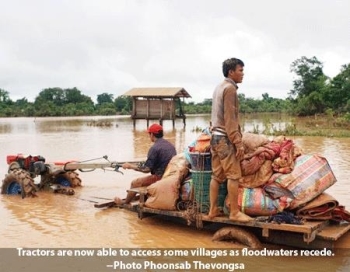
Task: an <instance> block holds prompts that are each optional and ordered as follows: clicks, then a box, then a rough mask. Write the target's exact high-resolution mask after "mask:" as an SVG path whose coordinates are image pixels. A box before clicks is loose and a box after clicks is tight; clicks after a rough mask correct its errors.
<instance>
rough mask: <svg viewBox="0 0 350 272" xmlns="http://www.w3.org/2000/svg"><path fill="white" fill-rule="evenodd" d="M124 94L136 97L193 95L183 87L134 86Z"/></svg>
mask: <svg viewBox="0 0 350 272" xmlns="http://www.w3.org/2000/svg"><path fill="white" fill-rule="evenodd" d="M124 95H126V96H135V97H186V98H188V97H191V95H190V94H189V93H188V92H187V91H186V90H185V89H184V88H182V87H172V88H165V87H156V88H133V89H131V90H129V91H127V92H126V93H125V94H124Z"/></svg>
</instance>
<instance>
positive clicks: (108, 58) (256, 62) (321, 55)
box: [0, 0, 350, 102]
mask: <svg viewBox="0 0 350 272" xmlns="http://www.w3.org/2000/svg"><path fill="white" fill-rule="evenodd" d="M0 10H1V16H0V88H1V89H4V90H6V91H8V92H9V95H10V98H11V99H12V100H17V99H21V98H23V97H26V98H27V99H28V100H29V101H34V99H35V97H36V96H37V95H38V94H39V92H40V91H42V90H43V89H45V88H51V87H60V88H63V89H65V88H73V87H77V88H78V89H79V90H80V91H81V92H82V93H83V94H85V95H88V96H90V97H91V98H92V99H93V100H94V101H96V96H97V95H98V94H101V93H105V92H106V93H110V94H113V95H114V97H117V96H119V95H122V94H124V93H125V92H126V91H128V90H129V89H131V88H134V87H184V88H185V89H186V90H187V91H188V92H189V93H190V94H191V95H192V97H193V99H189V100H187V101H188V102H189V101H195V102H201V101H203V100H204V99H205V98H211V95H212V92H213V90H214V88H215V86H216V85H217V84H218V83H219V82H220V81H221V80H222V79H223V75H222V70H221V69H222V68H221V66H222V62H223V61H224V60H225V59H227V58H231V57H237V58H240V59H242V60H243V61H244V63H245V77H244V81H243V83H242V84H241V85H240V88H239V92H241V93H244V94H245V95H246V97H251V98H259V99H260V98H261V95H262V94H263V93H268V94H269V95H270V96H271V97H276V98H286V97H287V96H288V92H289V90H290V89H291V88H292V82H293V76H294V75H293V74H292V73H291V72H290V65H291V63H292V62H293V61H295V60H296V59H299V58H301V57H302V56H306V57H308V58H311V57H313V56H316V57H317V58H318V60H320V61H321V62H323V64H324V73H325V74H326V75H327V76H330V77H334V76H335V75H337V74H338V73H339V72H340V69H341V66H342V65H344V64H347V63H350V1H349V0H293V1H282V0H264V1H263V0H240V1H235V0H215V1H209V0H149V1H147V0H57V1H54V0H30V1H27V0H11V1H9V0H0Z"/></svg>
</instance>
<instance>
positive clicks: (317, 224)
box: [202, 215, 328, 234]
mask: <svg viewBox="0 0 350 272" xmlns="http://www.w3.org/2000/svg"><path fill="white" fill-rule="evenodd" d="M202 220H203V221H208V222H217V223H224V224H230V225H238V226H247V227H259V228H263V229H270V230H283V231H290V232H298V233H308V234H311V233H312V232H314V231H315V230H318V229H323V228H324V227H325V226H326V225H327V224H328V222H327V221H307V222H305V224H303V225H292V224H275V223H265V222H259V221H255V220H253V221H250V222H247V223H242V222H234V221H231V220H229V219H228V217H215V218H212V219H211V218H209V217H208V216H206V215H203V216H202Z"/></svg>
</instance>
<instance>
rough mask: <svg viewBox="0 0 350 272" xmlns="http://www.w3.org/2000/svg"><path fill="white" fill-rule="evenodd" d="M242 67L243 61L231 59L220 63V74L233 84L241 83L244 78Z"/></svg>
mask: <svg viewBox="0 0 350 272" xmlns="http://www.w3.org/2000/svg"><path fill="white" fill-rule="evenodd" d="M243 67H244V63H243V61H241V60H240V59H236V58H231V59H227V60H225V61H224V62H223V63H222V72H223V74H224V77H228V78H231V79H232V80H233V81H234V82H235V83H241V82H242V81H243V76H244V73H243Z"/></svg>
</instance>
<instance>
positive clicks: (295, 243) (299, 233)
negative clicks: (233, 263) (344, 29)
mask: <svg viewBox="0 0 350 272" xmlns="http://www.w3.org/2000/svg"><path fill="white" fill-rule="evenodd" d="M130 190H131V191H133V192H136V193H137V194H139V196H140V197H139V200H137V201H135V202H132V203H131V204H127V205H123V207H122V208H124V209H128V210H130V211H133V212H136V213H137V214H138V217H139V218H140V219H143V218H145V217H148V216H151V215H164V216H170V217H175V218H179V219H180V220H182V221H185V222H187V224H188V225H194V226H195V227H196V228H198V229H200V228H203V227H204V226H205V225H207V224H217V226H218V228H220V227H222V228H224V227H225V228H227V227H232V229H233V230H235V228H237V227H238V228H242V229H244V230H245V231H246V232H245V235H251V236H252V237H253V236H256V237H257V238H258V239H259V240H260V241H262V242H266V243H272V244H279V245H286V246H292V247H296V248H305V249H311V248H329V249H334V248H336V242H337V240H338V239H339V238H340V237H342V236H343V235H344V234H346V233H348V231H349V230H350V224H349V223H347V222H344V223H337V224H335V223H333V222H332V221H330V220H323V221H306V222H305V223H304V224H302V225H292V224H276V223H268V222H263V221H260V220H259V219H260V218H261V217H258V218H256V220H254V221H251V222H248V223H240V222H233V221H231V220H229V219H228V217H225V216H223V217H215V218H213V219H211V218H209V217H208V216H207V215H205V214H203V213H199V212H197V211H196V207H195V206H188V207H187V209H185V210H180V211H169V210H160V209H153V208H149V207H146V206H145V205H144V203H145V197H146V194H147V189H146V187H140V188H134V189H130ZM111 206H114V202H109V204H108V203H102V204H97V205H95V207H97V208H103V207H111ZM248 246H249V245H248Z"/></svg>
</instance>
